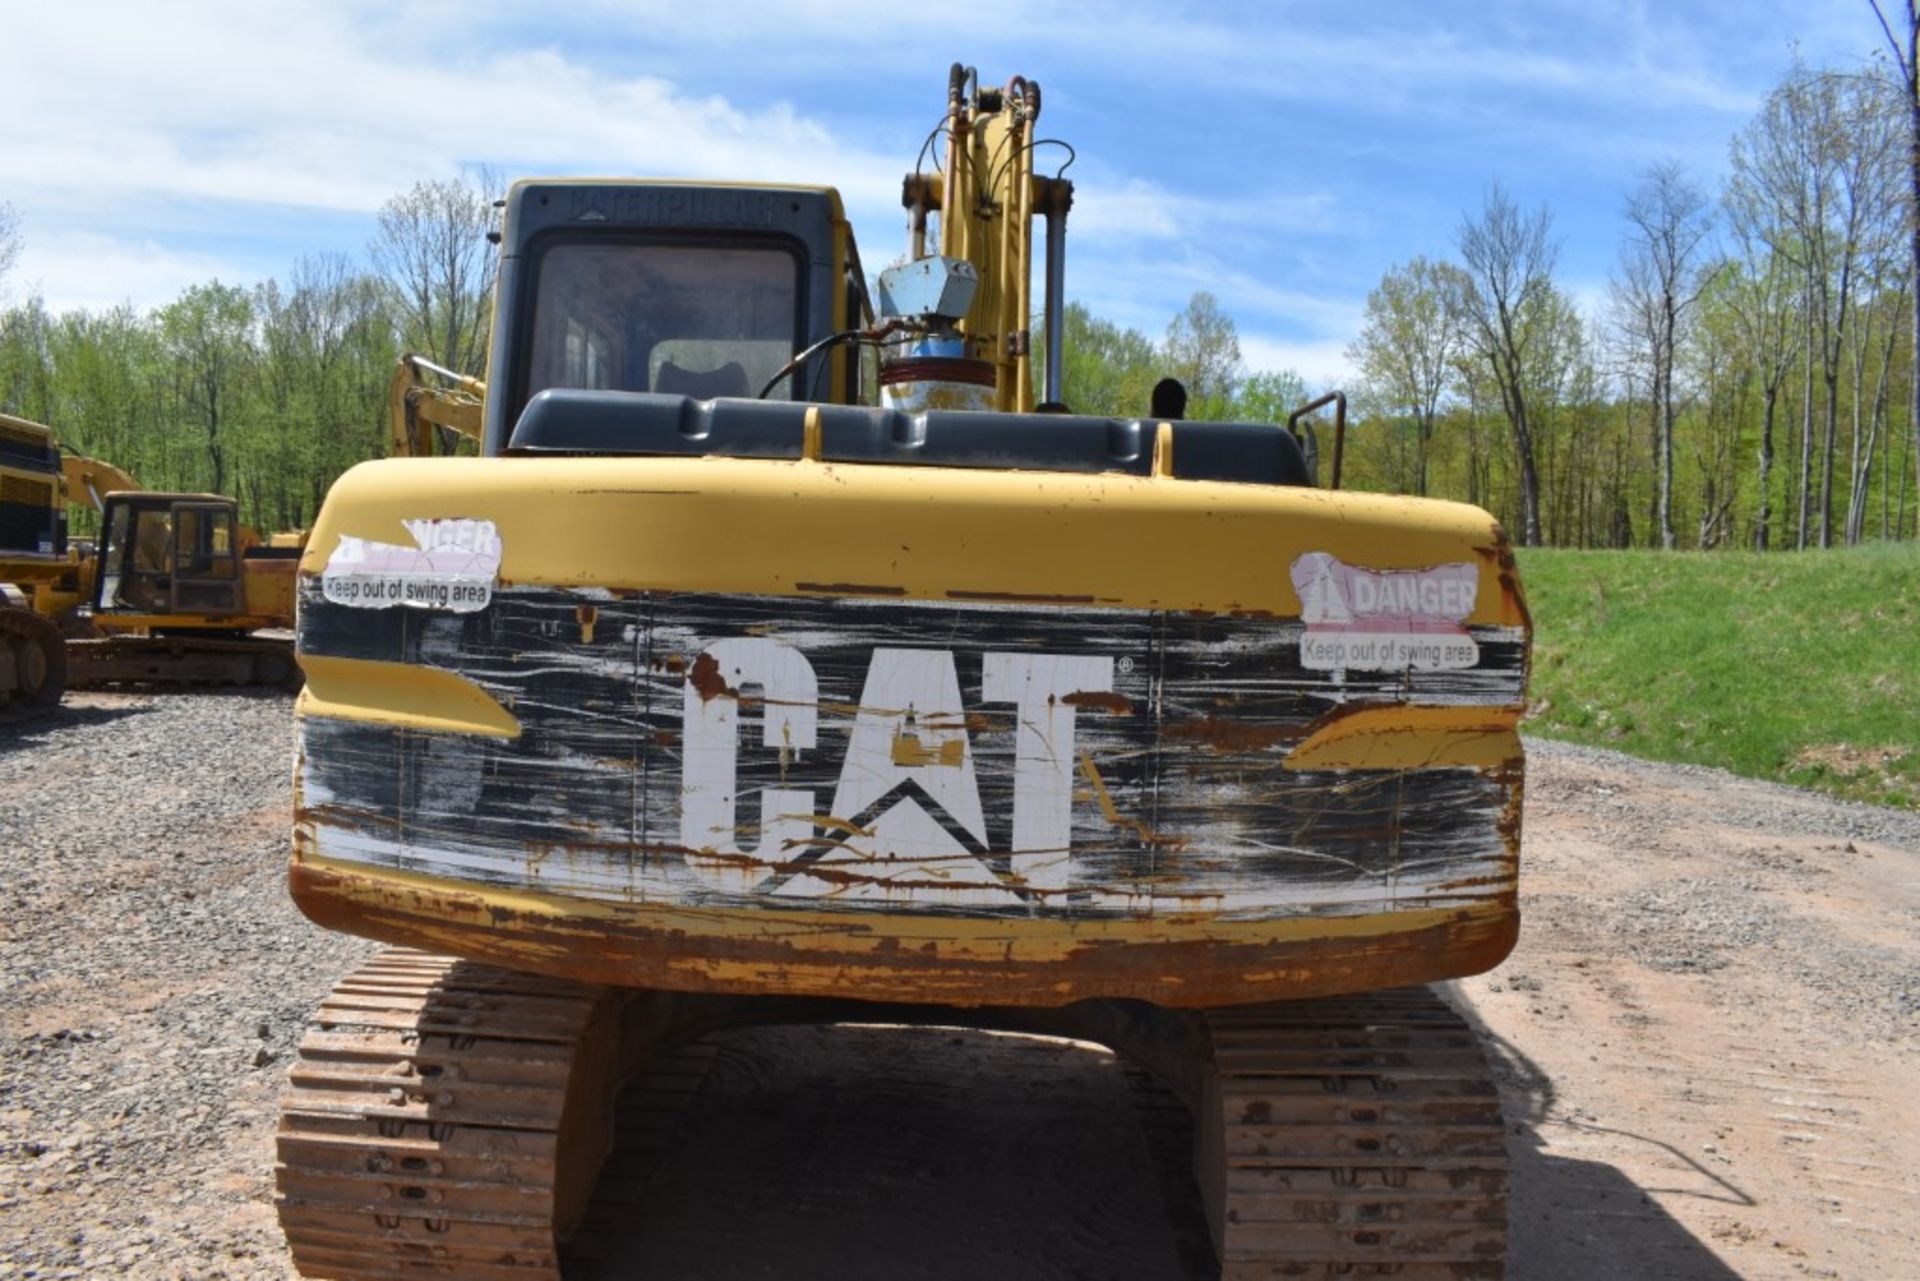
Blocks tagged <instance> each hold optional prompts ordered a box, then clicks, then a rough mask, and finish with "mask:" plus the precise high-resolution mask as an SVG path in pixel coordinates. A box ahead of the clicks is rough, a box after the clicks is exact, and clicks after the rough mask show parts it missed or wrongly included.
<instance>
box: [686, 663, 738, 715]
mask: <svg viewBox="0 0 1920 1281" xmlns="http://www.w3.org/2000/svg"><path fill="white" fill-rule="evenodd" d="M687 684H689V685H691V686H693V687H694V689H696V690H698V691H699V694H700V701H701V702H703V703H710V702H712V701H713V700H714V699H716V698H720V697H722V696H726V697H732V698H738V697H739V696H740V691H739V690H737V689H735V688H733V686H731V685H729V684H727V678H726V677H724V676H722V675H721V674H720V664H719V663H718V662H716V661H714V657H713V655H712V654H702V655H700V657H698V658H696V659H694V660H693V670H692V671H690V672H688V673H687Z"/></svg>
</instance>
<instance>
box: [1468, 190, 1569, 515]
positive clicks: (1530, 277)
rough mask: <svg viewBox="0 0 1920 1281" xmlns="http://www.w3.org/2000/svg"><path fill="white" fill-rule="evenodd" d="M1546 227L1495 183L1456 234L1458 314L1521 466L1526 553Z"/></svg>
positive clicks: (1547, 268)
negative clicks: (1461, 285)
mask: <svg viewBox="0 0 1920 1281" xmlns="http://www.w3.org/2000/svg"><path fill="white" fill-rule="evenodd" d="M1551 223H1552V217H1551V215H1550V214H1549V213H1548V212H1547V209H1546V206H1544V205H1542V206H1541V207H1540V208H1539V209H1536V210H1535V211H1534V212H1532V213H1530V214H1523V213H1521V212H1520V209H1519V207H1518V206H1516V205H1515V204H1514V203H1513V201H1512V200H1511V199H1510V198H1509V197H1508V196H1507V193H1506V190H1505V189H1504V188H1502V187H1501V186H1500V184H1499V183H1497V182H1496V183H1494V184H1493V185H1492V186H1491V187H1489V188H1488V189H1487V197H1486V202H1485V204H1484V206H1483V207H1482V209H1481V212H1480V216H1479V217H1478V218H1477V219H1468V220H1467V221H1465V222H1463V223H1461V224H1460V231H1459V242H1460V257H1461V259H1462V260H1463V262H1464V263H1465V266H1466V289H1465V291H1464V297H1463V299H1462V302H1463V304H1464V305H1463V307H1462V314H1463V315H1464V317H1465V321H1466V328H1467V337H1468V341H1469V344H1470V345H1471V346H1472V348H1473V351H1474V354H1475V356H1476V357H1477V359H1478V360H1479V361H1481V362H1482V363H1484V364H1485V365H1486V366H1487V368H1488V369H1489V370H1490V371H1491V372H1492V374H1493V378H1494V382H1495V384H1496V385H1497V386H1498V388H1499V391H1500V401H1501V406H1502V408H1504V409H1505V410H1506V414H1507V425H1508V426H1509V427H1510V428H1511V429H1512V432H1513V447H1514V454H1515V457H1516V460H1517V461H1518V463H1519V466H1520V539H1521V543H1522V545H1523V546H1527V547H1538V546H1539V545H1540V473H1539V469H1538V467H1537V466H1536V464H1535V461H1534V439H1533V423H1532V420H1531V419H1530V418H1529V416H1528V400H1529V396H1530V388H1529V387H1528V385H1527V373H1528V367H1529V364H1530V363H1531V362H1530V358H1531V356H1532V352H1533V348H1534V346H1535V345H1536V344H1537V343H1538V342H1539V341H1540V337H1541V331H1542V329H1543V328H1544V325H1543V323H1542V322H1543V319H1544V317H1543V315H1542V313H1543V312H1545V311H1547V310H1550V308H1551V303H1552V300H1553V292H1554V290H1553V265H1554V260H1555V259H1556V257H1557V256H1558V254H1559V246H1558V245H1557V244H1556V243H1555V242H1553V241H1552V240H1550V239H1549V238H1548V234H1547V233H1548V229H1549V227H1550V226H1551Z"/></svg>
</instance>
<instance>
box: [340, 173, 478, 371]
mask: <svg viewBox="0 0 1920 1281" xmlns="http://www.w3.org/2000/svg"><path fill="white" fill-rule="evenodd" d="M491 185H492V182H491V179H490V178H489V177H488V175H486V174H484V173H482V174H481V175H480V178H479V180H478V181H477V182H470V181H468V180H466V179H464V178H457V179H450V180H447V181H443V182H417V183H415V184H414V185H413V186H412V187H411V188H410V189H409V190H407V191H406V192H404V193H402V194H401V195H398V196H395V197H393V198H392V199H391V200H389V201H387V203H386V204H384V205H382V206H381V207H380V215H379V223H380V225H379V230H378V231H377V232H376V233H375V234H374V238H373V241H372V243H371V244H370V245H369V246H368V253H369V254H370V255H371V257H372V259H373V263H374V266H375V267H376V268H377V269H378V270H379V272H380V273H381V274H382V275H383V276H385V277H386V279H387V281H388V283H389V284H391V285H392V287H393V290H394V293H395V295H396V296H397V298H398V300H399V303H400V307H401V312H402V315H403V317H404V323H403V326H402V340H403V341H404V342H405V343H406V344H407V346H408V347H409V348H410V349H411V350H414V351H418V352H420V353H422V354H424V355H425V356H427V357H428V358H429V359H431V360H434V361H437V362H438V363H440V364H442V365H445V366H447V367H449V368H451V369H456V370H459V371H460V372H461V373H467V374H475V375H478V374H482V373H484V372H485V371H484V370H482V369H481V368H480V365H481V362H482V361H483V360H484V359H485V355H486V337H487V321H488V309H489V307H490V306H491V305H492V296H493V277H494V267H495V262H496V259H495V255H494V253H493V250H492V247H491V246H490V245H489V244H488V243H487V239H486V237H487V233H488V232H489V231H491V230H492V229H493V224H494V216H493V197H492V194H491V192H490V190H489V188H490V186H491Z"/></svg>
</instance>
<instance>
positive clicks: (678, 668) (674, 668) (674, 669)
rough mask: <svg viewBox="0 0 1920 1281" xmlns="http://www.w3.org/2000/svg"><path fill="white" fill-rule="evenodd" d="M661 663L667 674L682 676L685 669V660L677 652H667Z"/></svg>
mask: <svg viewBox="0 0 1920 1281" xmlns="http://www.w3.org/2000/svg"><path fill="white" fill-rule="evenodd" d="M661 665H662V666H663V667H665V668H666V669H667V672H668V674H669V675H673V676H684V675H685V674H686V671H687V660H686V659H684V658H682V657H680V655H678V654H669V655H668V656H667V659H666V661H665V662H664V663H663V664H661Z"/></svg>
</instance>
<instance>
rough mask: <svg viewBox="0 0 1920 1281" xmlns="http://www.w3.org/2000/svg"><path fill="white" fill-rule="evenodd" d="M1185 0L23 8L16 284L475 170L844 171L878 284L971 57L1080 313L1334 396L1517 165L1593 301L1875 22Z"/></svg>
mask: <svg viewBox="0 0 1920 1281" xmlns="http://www.w3.org/2000/svg"><path fill="white" fill-rule="evenodd" d="M1173 8H1174V6H1171V5H1168V4H1164V3H1161V4H1152V3H1132V2H1115V3H1087V4H1071V5H1066V4H1058V5H1057V4H1048V3H1041V2H1040V0H1022V2H1020V3H1000V2H999V0H978V2H976V3H972V4H968V5H965V6H956V7H954V8H953V10H952V12H953V13H957V14H958V15H959V16H958V17H949V16H948V11H947V10H946V9H945V8H944V7H943V6H938V5H929V4H921V5H899V4H890V5H879V4H848V3H844V0H843V2H841V3H824V2H822V0H769V2H767V3H761V4H755V5H750V6H749V5H738V6H736V5H729V4H726V3H708V4H704V5H703V4H690V3H686V2H685V0H679V2H678V3H654V2H652V0H628V2H627V3H617V4H615V3H592V2H576V3H572V4H568V5H565V6H555V7H552V8H550V9H549V8H543V9H541V10H535V9H533V8H531V7H527V6H522V5H511V4H501V3H490V2H489V0H462V2H461V3H450V2H446V3H443V2H439V0H431V2H424V3H398V4H374V3H325V2H322V0H313V2H311V3H307V4H304V5H298V6H296V5H291V4H288V5H274V4H263V3H259V2H258V0H253V2H251V3H231V4H222V3H203V4H193V5H177V6H176V5H168V6H162V5H155V4H151V3H139V4H124V5H123V4H109V3H95V2H93V0H75V2H73V3H63V4H48V3H44V2H43V0H0V46H4V55H0V56H3V57H4V62H5V65H6V66H7V68H8V85H7V95H6V96H7V107H6V109H5V110H4V111H3V112H0V202H6V203H10V204H11V205H12V206H13V207H14V209H15V211H16V212H17V213H18V214H19V216H20V220H21V230H22V232H23V234H24V238H25V252H24V253H23V255H22V259H21V262H20V263H19V265H18V266H17V268H16V269H15V271H14V272H13V274H12V275H11V276H10V277H9V278H8V279H7V280H6V281H4V282H0V294H4V295H7V296H10V299H11V300H13V301H17V300H18V299H19V298H20V297H21V296H22V295H24V294H26V293H27V292H30V291H35V290H37V291H39V292H40V293H42V294H43V295H44V296H45V297H46V299H47V300H48V302H49V303H50V304H51V305H53V306H55V307H57V308H69V307H102V306H110V305H112V304H114V303H117V302H122V301H131V302H132V303H134V304H135V305H137V306H141V307H146V306H153V305H157V304H160V303H163V302H166V301H168V300H169V299H171V298H172V297H173V296H175V295H176V294H177V293H178V292H179V290H180V289H181V288H182V287H184V286H185V285H187V284H190V283H194V282H196V281H201V280H205V279H208V278H211V277H218V278H219V279H221V280H224V281H228V282H232V283H252V282H253V281H256V280H259V279H262V278H264V277H267V276H283V277H284V276H285V275H286V274H287V272H288V270H289V269H290V268H291V266H292V264H293V262H294V261H295V259H297V258H298V257H300V256H301V255H303V254H309V253H315V252H345V253H349V254H355V255H358V254H359V253H360V252H361V251H362V249H363V247H364V245H365V243H366V240H367V238H368V235H369V233H370V231H371V229H372V226H373V214H374V211H375V210H376V209H377V208H378V207H379V205H380V203H381V201H382V200H384V199H386V198H387V197H388V196H390V195H392V194H394V193H395V192H398V191H400V190H403V189H404V188H406V187H408V186H410V185H411V184H412V183H413V182H414V181H416V180H418V179H421V178H434V177H443V176H449V175H452V174H455V173H458V172H460V171H461V169H462V167H463V166H473V165H481V164H485V165H491V166H493V167H495V168H496V169H498V170H499V171H500V172H502V173H503V174H505V175H507V176H517V175H521V174H534V173H542V174H556V173H593V174H621V173H625V174H635V175H647V176H686V177H712V178H728V179H753V178H765V179H769V180H780V181H799V182H824V183H829V184H832V185H834V186H837V187H839V188H840V189H841V191H842V193H843V195H845V197H846V198H847V201H848V204H849V207H850V210H851V212H852V214H853V217H854V221H855V226H856V228H857V232H858V235H859V238H860V242H861V245H862V250H863V255H864V257H865V259H866V261H867V264H868V266H869V268H877V267H878V266H879V265H882V264H884V263H885V262H887V261H889V260H890V259H891V258H892V257H894V256H895V255H896V254H898V253H899V252H900V250H901V249H902V247H903V244H904V220H903V215H902V214H901V212H900V210H899V208H898V200H899V179H900V176H901V174H902V173H904V172H905V171H906V170H907V169H909V168H911V166H912V163H913V158H914V155H915V153H916V151H917V150H918V148H919V146H920V142H921V140H922V139H923V138H924V137H925V136H926V134H927V131H928V130H929V129H930V128H931V127H932V126H933V125H934V124H935V123H936V122H937V121H938V119H939V115H940V112H941V109H942V105H943V102H944V93H945V84H946V68H947V66H948V65H949V64H950V63H952V62H955V61H959V62H965V63H968V64H971V65H974V66H977V67H978V68H979V69H980V73H981V77H982V79H983V80H985V81H987V82H990V83H1001V82H1004V81H1005V80H1006V79H1007V78H1008V77H1010V76H1012V75H1015V74H1019V75H1024V76H1026V77H1028V78H1029V79H1032V80H1038V81H1039V82H1040V83H1041V85H1042V88H1043V91H1044V102H1043V113H1042V118H1041V132H1042V133H1043V134H1045V135H1047V136H1053V137H1060V138H1064V139H1066V140H1068V141H1069V142H1071V143H1072V144H1073V146H1074V147H1075V148H1076V149H1077V150H1078V153H1079V160H1078V162H1077V163H1076V164H1075V165H1074V167H1073V169H1072V171H1071V173H1070V175H1069V176H1070V177H1072V178H1073V179H1074V180H1075V182H1076V185H1077V188H1078V192H1077V200H1076V205H1075V209H1074V213H1073V215H1072V217H1071V219H1070V221H1069V228H1070V235H1069V252H1068V291H1069V295H1070V296H1071V297H1074V298H1077V299H1079V300H1081V301H1083V302H1085V303H1086V304H1087V305H1088V306H1090V307H1091V308H1093V310H1094V311H1095V312H1096V313H1097V314H1100V315H1104V316H1107V317H1109V318H1111V319H1113V320H1116V321H1119V322H1121V323H1124V324H1128V325H1132V326H1134V327H1137V328H1140V329H1142V330H1144V331H1145V332H1147V333H1148V334H1149V335H1151V336H1154V337H1158V336H1159V335H1160V334H1161V333H1162V332H1163V331H1164V329H1165V326H1166V324H1167V321H1168V320H1169V318H1170V317H1171V316H1172V315H1173V314H1174V313H1175V312H1176V311H1178V310H1179V309H1180V308H1181V307H1182V306H1183V305H1184V303H1185V301H1186V299H1187V298H1188V296H1189V295H1190V294H1191V293H1192V292H1193V291H1194V290H1196V289H1203V288H1204V289H1210V290H1212V291H1213V292H1214V293H1215V295H1217V296H1218V297H1219V299H1220V300H1221V302H1222V304H1223V305H1224V306H1225V307H1226V309H1227V310H1228V312H1229V313H1230V314H1232V315H1233V316H1234V317H1235V318H1236V320H1237V321H1238V323H1239V325H1240V331H1241V337H1242V345H1243V350H1244V352H1245V354H1246V357H1247V361H1248V364H1249V366H1250V367H1253V368H1280V367H1292V368H1295V369H1298V370H1300V371H1301V372H1303V373H1304V374H1306V375H1307V376H1308V378H1309V380H1310V381H1312V382H1314V383H1316V384H1331V383H1332V382H1334V381H1336V380H1340V379H1342V378H1343V377H1344V376H1345V375H1346V374H1347V372H1348V371H1347V369H1346V360H1345V356H1344V350H1345V348H1346V346H1347V345H1348V343H1349V342H1351V341H1352V339H1353V336H1354V334H1355V332H1356V331H1357V329H1358V327H1359V324H1360V317H1361V310H1362V307H1363V305H1364V303H1365V299H1366V294H1367V291H1368V289H1369V288H1371V287H1372V286H1373V285H1374V284H1375V283H1377V282H1378V280H1379V278H1380V275H1381V273H1382V272H1383V271H1385V270H1386V269H1387V268H1388V267H1390V266H1391V265H1393V264H1394V263H1397V262H1402V261H1405V260H1406V259H1408V258H1410V257H1412V256H1413V255H1415V254H1421V253H1425V254H1428V255H1446V254H1450V253H1452V249H1453V240H1454V233H1455V231H1456V229H1457V228H1458V226H1459V224H1460V221H1461V218H1462V215H1463V213H1465V212H1467V211H1470V210H1474V209H1477V208H1478V206H1479V204H1480V201H1481V199H1482V196H1483V193H1484V191H1485V189H1486V186H1487V184H1488V183H1489V182H1490V181H1493V180H1495V179H1497V180H1499V181H1501V182H1503V183H1504V184H1505V185H1506V186H1507V188H1508V189H1509V190H1510V191H1511V192H1512V193H1513V194H1514V196H1515V197H1516V198H1517V199H1518V200H1519V201H1520V202H1521V203H1522V204H1523V205H1527V206H1532V205H1536V204H1540V203H1545V204H1547V205H1548V206H1549V207H1550V208H1551V210H1552V212H1553V218H1554V228H1555V231H1556V233H1557V234H1558V236H1559V237H1560V239H1561V241H1562V251H1561V255H1560V270H1559V277H1560V281H1561V284H1562V286H1563V287H1565V288H1567V289H1569V290H1570V291H1571V292H1572V293H1573V294H1574V296H1575V297H1576V298H1577V299H1579V300H1580V302H1581V303H1582V304H1583V306H1586V307H1588V308H1597V307H1599V306H1600V305H1602V302H1603V300H1604V296H1605V285H1606V279H1607V276H1608V273H1609V272H1610V271H1611V270H1612V269H1613V267H1614V263H1615V262H1616V260H1617V258H1618V255H1619V242H1620V234H1621V213H1620V211H1621V205H1622V202H1623V200H1624V197H1625V194H1626V192H1627V190H1628V189H1629V188H1630V187H1631V186H1632V184H1633V183H1634V181H1635V179H1636V178H1637V176H1638V175H1639V174H1640V173H1641V172H1642V171H1643V170H1644V169H1645V168H1646V166H1648V165H1649V164H1652V163H1655V162H1658V161H1662V160H1675V161H1678V162H1679V163H1680V164H1681V165H1682V166H1684V168H1685V169H1686V170H1687V171H1688V172H1689V173H1690V174H1691V175H1692V176H1693V177H1694V178H1695V180H1696V181H1697V182H1698V183H1700V184H1701V185H1702V186H1703V187H1704V188H1706V189H1707V190H1709V191H1716V192H1717V189H1718V186H1719V183H1720V181H1721V179H1722V177H1723V176H1724V173H1725V170H1726V156H1727V144H1728V140H1729V139H1730V138H1731V137H1732V135H1733V134H1734V132H1735V131H1736V130H1738V129H1739V128H1741V127H1742V126H1743V125H1744V124H1745V123H1746V122H1747V121H1748V120H1749V119H1751V117H1752V116H1753V114H1754V112H1755V111H1756V110H1757V108H1758V107H1759V105H1760V101H1761V99H1762V98H1763V97H1764V95H1765V94H1766V92H1767V90H1768V89H1769V88H1771V87H1772V86H1773V85H1774V84H1775V83H1777V82H1778V80H1779V79H1780V77H1781V75H1782V74H1783V73H1784V72H1785V71H1786V70H1787V68H1788V66H1789V64H1790V61H1791V59H1792V58H1793V57H1794V55H1795V53H1796V52H1797V53H1798V54H1799V56H1801V57H1802V58H1804V59H1805V60H1806V61H1807V62H1809V63H1811V64H1815V65H1846V66H1857V65H1860V64H1861V63H1862V62H1863V61H1864V60H1865V59H1867V58H1868V57H1870V56H1872V55H1873V54H1874V53H1875V52H1876V51H1877V50H1878V49H1879V48H1880V47H1881V44H1882V38H1881V36H1880V32H1879V28H1878V26H1877V24H1876V23H1875V21H1874V18H1873V14H1872V11H1871V10H1870V8H1869V7H1868V4H1867V0H1747V2H1744V3H1733V2H1725V3H1710V2H1708V0H1668V2H1666V3H1635V2H1630V0H1586V2H1585V3H1571V2H1564V3H1563V2H1560V0H1459V2H1457V3H1456V2H1448V3H1439V2H1432V3H1401V2H1390V0H1375V2H1373V3H1366V2H1364V0H1345V3H1322V2H1317V0H1316V2H1312V3H1309V2H1306V0H1298V2H1291V3H1289V2H1285V0H1272V2H1270V3H1265V4H1219V5H1204V4H1195V5H1193V6H1191V9H1190V11H1189V12H1186V13H1183V14H1179V15H1176V14H1175V13H1174V12H1173ZM163 11H164V12H163ZM1056 154H1057V153H1056Z"/></svg>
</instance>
